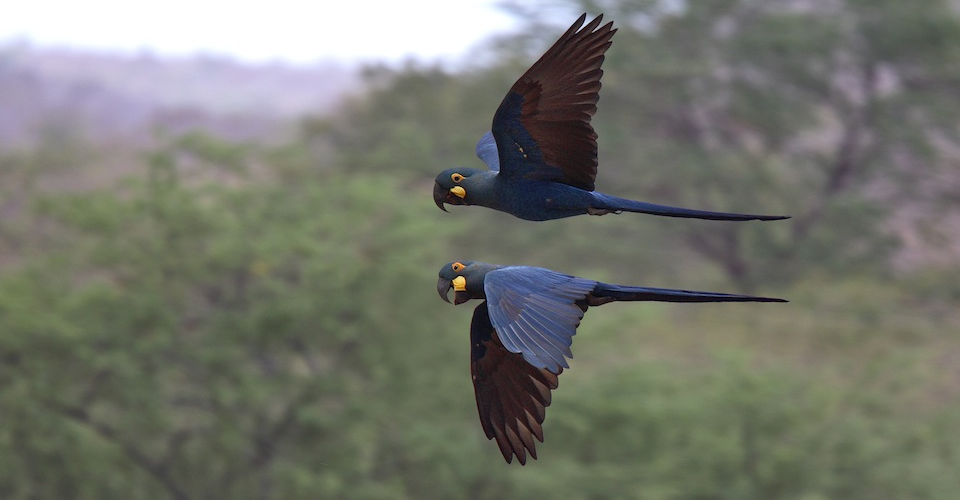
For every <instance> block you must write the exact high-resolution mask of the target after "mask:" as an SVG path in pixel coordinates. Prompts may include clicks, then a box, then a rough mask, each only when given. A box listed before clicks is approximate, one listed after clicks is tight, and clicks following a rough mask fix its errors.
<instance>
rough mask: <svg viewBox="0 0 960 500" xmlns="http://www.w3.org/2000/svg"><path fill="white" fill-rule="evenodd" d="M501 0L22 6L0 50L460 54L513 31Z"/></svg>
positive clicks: (181, 0)
mask: <svg viewBox="0 0 960 500" xmlns="http://www.w3.org/2000/svg"><path fill="white" fill-rule="evenodd" d="M496 3H497V0H409V1H400V0H334V1H329V0H313V1H311V0H271V1H263V0H257V1H242V0H161V1H157V0H154V1H149V2H146V1H142V0H24V1H12V2H7V5H5V6H4V7H3V9H2V12H3V13H2V15H0V45H6V44H9V43H11V42H13V41H18V40H19V41H27V42H29V43H31V44H32V45H35V46H60V47H64V46H66V47H76V48H87V49H107V50H113V51H123V52H139V51H141V50H148V51H151V52H154V53H156V54H161V55H163V54H172V55H184V54H191V53H197V52H204V53H208V54H217V55H226V56H231V57H234V58H237V59H241V60H246V61H268V60H272V59H280V60H284V61H288V62H296V63H310V62H314V61H317V60H321V59H327V58H335V59H340V60H344V61H349V60H358V59H359V60H388V61H399V60H402V59H404V58H406V57H408V56H411V55H412V56H415V57H417V58H418V59H422V60H430V61H433V60H436V59H438V58H439V59H448V58H451V57H454V56H459V55H463V54H464V53H465V52H466V51H467V50H468V49H469V48H471V47H472V46H474V45H475V44H476V43H478V42H480V41H481V40H484V39H486V38H488V37H490V36H491V35H493V34H496V33H505V32H510V31H511V30H513V29H515V27H516V22H515V20H514V19H513V18H512V17H511V16H509V15H507V14H506V13H504V12H503V11H502V10H500V9H498V8H497V7H496Z"/></svg>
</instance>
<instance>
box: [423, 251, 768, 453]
mask: <svg viewBox="0 0 960 500" xmlns="http://www.w3.org/2000/svg"><path fill="white" fill-rule="evenodd" d="M451 288H452V289H453V290H454V301H453V303H454V304H462V303H464V302H466V301H468V300H470V299H484V301H483V302H481V303H480V305H478V306H477V307H476V309H474V311H473V321H472V323H471V325H470V343H471V345H472V349H471V356H470V359H471V362H470V368H471V372H472V374H473V387H474V392H475V394H476V398H477V409H478V410H479V412H480V423H481V424H482V425H483V432H484V433H485V434H486V436H487V439H494V438H495V439H496V440H497V445H498V446H499V447H500V452H501V453H502V454H503V458H504V459H505V460H506V461H507V463H510V462H512V461H513V457H514V456H515V457H517V459H518V460H519V461H520V463H521V464H526V461H527V453H529V454H530V456H531V457H533V458H534V459H536V458H537V452H536V448H535V447H534V441H533V438H536V439H537V440H539V441H540V442H541V443H542V442H543V429H542V427H541V424H543V419H544V416H545V409H546V407H547V406H549V405H550V391H551V390H552V389H556V388H557V376H558V375H560V373H562V372H563V369H564V368H568V367H569V365H568V364H567V360H566V358H572V357H573V354H572V353H571V352H570V345H571V344H572V343H573V336H574V335H575V334H576V333H577V326H579V325H580V320H581V319H582V318H583V314H584V313H585V312H586V311H587V308H588V307H590V306H599V305H602V304H606V303H608V302H614V301H659V302H786V301H785V300H783V299H775V298H768V297H752V296H749V295H733V294H727V293H712V292H694V291H687V290H671V289H667V288H648V287H641V286H624V285H612V284H609V283H602V282H599V281H593V280H588V279H584V278H578V277H576V276H570V275H568V274H562V273H559V272H556V271H551V270H550V269H544V268H540V267H528V266H500V265H495V264H488V263H486V262H476V261H457V262H451V263H448V264H446V265H444V266H443V267H442V268H440V278H439V280H438V281H437V292H438V293H439V294H440V297H441V298H443V300H446V301H447V302H449V301H450V300H449V298H448V294H449V292H450V289H451Z"/></svg>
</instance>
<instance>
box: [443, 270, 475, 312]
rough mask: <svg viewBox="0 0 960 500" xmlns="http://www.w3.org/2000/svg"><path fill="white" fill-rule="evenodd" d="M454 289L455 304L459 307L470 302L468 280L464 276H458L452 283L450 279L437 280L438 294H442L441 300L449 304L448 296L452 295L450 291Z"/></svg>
mask: <svg viewBox="0 0 960 500" xmlns="http://www.w3.org/2000/svg"><path fill="white" fill-rule="evenodd" d="M451 288H453V289H454V292H455V293H454V294H453V304H454V305H459V304H462V303H464V302H466V301H468V300H470V297H469V296H467V293H466V292H467V279H466V278H464V277H463V276H457V277H456V278H454V279H453V281H450V280H448V279H444V278H440V279H438V280H437V293H439V294H440V298H441V299H443V300H445V301H446V302H447V303H448V304H449V303H450V298H449V297H447V294H448V293H450V289H451Z"/></svg>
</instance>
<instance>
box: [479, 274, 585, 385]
mask: <svg viewBox="0 0 960 500" xmlns="http://www.w3.org/2000/svg"><path fill="white" fill-rule="evenodd" d="M483 283H484V284H483V288H484V292H485V294H486V296H487V302H488V304H489V309H490V321H491V322H492V323H493V326H494V327H495V328H496V330H497V334H498V335H499V338H500V342H501V343H502V344H503V346H504V348H506V349H507V350H508V351H510V352H514V353H519V354H521V355H522V356H523V359H524V360H526V361H527V362H528V363H530V364H531V365H533V366H534V367H535V368H546V369H547V370H550V371H552V372H554V373H560V368H561V367H563V368H567V367H568V366H569V365H567V360H566V359H565V358H572V357H573V354H572V353H571V352H570V344H572V343H573V336H574V335H575V334H576V333H577V326H579V325H580V319H581V318H583V313H584V310H585V309H582V308H581V307H580V306H579V305H578V304H577V301H579V300H581V299H583V298H585V297H586V296H587V294H589V293H590V292H591V291H592V290H593V289H594V287H596V284H597V282H596V281H591V280H586V279H583V278H577V277H576V276H569V275H566V274H561V273H558V272H555V271H551V270H549V269H543V268H540V267H526V266H511V267H505V268H501V269H498V270H496V271H491V272H489V273H487V275H486V277H485V278H484V281H483Z"/></svg>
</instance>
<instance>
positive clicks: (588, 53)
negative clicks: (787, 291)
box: [433, 14, 789, 221]
mask: <svg viewBox="0 0 960 500" xmlns="http://www.w3.org/2000/svg"><path fill="white" fill-rule="evenodd" d="M602 18H603V16H602V15H601V16H598V17H597V18H595V19H594V20H593V21H591V22H590V23H589V24H587V25H586V26H583V23H584V21H585V20H586V14H584V15H582V16H580V18H579V19H577V21H576V22H575V23H573V25H572V26H570V28H569V29H568V30H567V31H566V33H564V34H563V36H561V37H560V39H559V40H557V42H556V43H554V44H553V46H552V47H550V49H549V50H547V52H546V53H545V54H544V55H543V56H542V57H541V58H540V59H539V60H538V61H537V62H536V63H534V64H533V66H531V67H530V69H528V70H527V72H526V73H524V74H523V76H521V77H520V79H519V80H517V82H516V83H514V84H513V87H511V88H510V91H509V92H507V95H506V97H504V98H503V101H502V102H501V103H500V107H499V108H498V109H497V112H496V114H494V116H493V126H492V128H491V131H490V132H487V133H486V134H485V135H484V136H483V137H482V138H481V139H480V141H479V142H478V143H477V148H476V149H477V156H479V157H480V159H481V160H483V162H484V163H486V164H487V166H488V167H489V170H483V169H477V168H451V169H447V170H444V171H443V172H441V173H440V174H439V175H438V176H437V178H436V182H435V184H434V189H433V199H434V201H435V202H436V204H437V206H438V207H440V209H441V210H444V211H446V208H445V206H444V205H445V204H450V205H480V206H484V207H487V208H492V209H494V210H500V211H502V212H507V213H509V214H512V215H514V216H516V217H519V218H521V219H526V220H533V221H543V220H551V219H560V218H564V217H572V216H575V215H583V214H590V215H604V214H607V213H611V212H612V213H620V212H639V213H646V214H653V215H662V216H666V217H685V218H695V219H710V220H731V221H745V220H777V219H787V218H789V217H786V216H771V215H750V214H736V213H726V212H710V211H705V210H692V209H687V208H679V207H671V206H667V205H657V204H654V203H646V202H642V201H634V200H628V199H624V198H618V197H616V196H611V195H607V194H603V193H600V192H597V191H594V181H595V180H596V177H597V134H596V132H594V130H593V126H592V125H590V119H591V117H593V114H594V113H596V111H597V101H598V100H599V91H600V77H601V76H602V75H603V70H601V69H600V66H601V64H602V63H603V58H604V53H605V52H606V51H607V49H608V48H609V47H610V44H611V43H612V42H611V39H612V38H613V34H614V33H616V31H617V30H616V29H613V28H612V25H613V23H612V22H610V23H607V24H605V25H603V26H600V21H601V19H602ZM581 26H583V28H582V29H581Z"/></svg>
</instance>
